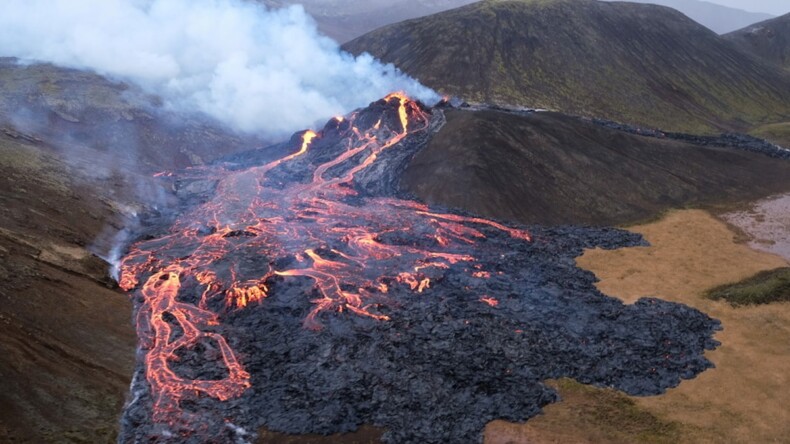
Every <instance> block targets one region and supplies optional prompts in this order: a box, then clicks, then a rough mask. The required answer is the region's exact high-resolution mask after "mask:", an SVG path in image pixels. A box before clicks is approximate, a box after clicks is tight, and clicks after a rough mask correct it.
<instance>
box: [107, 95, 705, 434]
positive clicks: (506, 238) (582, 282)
mask: <svg viewBox="0 0 790 444" xmlns="http://www.w3.org/2000/svg"><path fill="white" fill-rule="evenodd" d="M442 122H443V116H442V111H441V110H440V109H426V108H424V107H422V106H421V105H419V104H416V103H415V102H411V101H410V100H408V99H406V98H404V97H400V96H397V95H394V96H390V97H388V98H387V99H385V100H382V101H379V102H376V103H374V104H372V105H371V106H370V107H369V108H366V109H363V110H360V111H358V112H357V113H355V114H353V115H351V116H348V117H347V118H343V119H333V120H332V121H331V122H330V123H329V124H327V126H326V127H325V128H324V129H323V130H322V131H321V132H319V133H304V134H298V135H296V136H295V137H294V138H293V139H292V140H291V142H289V143H286V144H283V145H279V146H276V147H271V148H267V149H264V150H260V151H256V152H251V153H248V154H246V155H242V156H237V157H235V158H231V159H226V162H223V163H219V164H217V165H215V166H212V167H210V168H205V169H201V170H192V171H189V172H184V173H180V174H176V181H177V184H178V187H179V196H180V197H181V199H182V202H183V206H184V207H183V209H182V211H181V216H179V217H177V218H176V219H175V221H174V222H168V223H167V224H163V223H161V222H149V223H148V224H147V225H146V230H147V232H146V233H143V235H144V236H145V237H144V238H141V239H142V240H141V241H139V242H138V243H137V244H135V245H134V246H133V247H132V248H131V251H130V252H129V255H128V256H127V257H126V259H125V261H124V267H123V276H122V282H121V283H122V285H123V286H124V288H126V289H127V290H129V291H130V293H131V294H132V297H133V299H134V301H135V307H136V310H137V328H138V335H139V336H140V350H139V353H138V368H137V371H136V377H135V382H134V383H133V386H132V396H131V400H130V402H129V403H128V405H127V408H126V411H125V413H124V418H123V429H122V432H121V438H120V441H121V442H130V443H131V442H148V441H150V440H156V441H157V442H196V443H197V442H248V441H252V440H254V432H255V430H257V429H259V428H261V427H265V428H267V429H270V430H274V431H280V432H285V433H292V434H305V433H319V434H332V433H338V432H348V431H352V430H355V429H356V428H357V427H358V426H360V425H362V424H370V425H375V426H377V427H381V428H383V429H385V430H387V432H386V434H385V435H384V439H385V441H387V442H392V443H429V442H436V443H439V442H442V443H446V442H452V443H455V442H479V441H481V439H482V430H483V428H484V426H485V425H486V424H487V423H488V422H489V421H491V420H494V419H506V420H509V421H524V420H527V419H529V418H531V417H533V416H535V415H536V414H538V413H539V412H540V409H541V408H542V407H543V406H545V405H546V404H549V403H551V402H554V401H556V400H557V396H556V394H555V393H554V392H553V391H552V390H551V389H550V388H548V387H546V386H545V385H544V384H543V381H544V380H546V379H554V378H561V377H570V378H573V379H576V380H578V381H580V382H582V383H586V384H594V385H598V386H606V387H614V388H616V389H618V390H622V391H624V392H626V393H629V394H632V395H654V394H659V393H662V392H663V391H665V390H666V389H667V388H670V387H674V386H676V385H678V384H679V383H680V382H681V380H683V379H688V378H693V377H694V376H696V375H697V374H699V373H700V372H702V371H704V370H705V369H707V368H709V367H711V363H710V362H709V361H708V360H707V359H705V357H704V356H703V354H704V352H705V350H711V349H713V348H715V347H716V346H717V344H718V343H717V342H716V341H715V340H714V339H713V335H714V333H715V331H717V330H718V329H719V328H720V326H719V323H718V322H717V321H716V320H713V319H711V318H709V317H708V316H706V315H705V314H703V313H701V312H699V311H697V310H695V309H692V308H689V307H687V306H684V305H680V304H675V303H670V302H665V301H661V300H657V299H651V298H645V299H642V300H640V301H639V302H637V303H636V304H633V305H625V304H623V303H622V302H620V301H619V300H617V299H614V298H611V297H608V296H606V295H604V294H602V293H601V292H599V291H598V290H597V289H596V288H595V285H594V284H595V277H594V275H593V274H592V273H590V272H587V271H584V270H582V269H580V268H578V267H577V266H576V263H575V258H576V257H578V256H579V255H581V254H582V251H583V250H584V249H586V248H594V247H602V248H607V249H615V248H623V247H631V246H638V245H643V244H644V241H643V240H642V239H641V237H639V236H638V235H635V234H632V233H628V232H626V231H622V230H617V229H609V228H584V227H553V228H546V227H537V226H535V227H518V226H513V225H510V224H506V223H503V222H501V221H500V222H496V221H490V220H485V219H479V218H476V217H474V216H472V215H468V214H462V213H458V212H453V211H449V210H447V209H437V208H428V207H427V206H425V205H422V204H421V203H419V202H416V201H414V200H412V199H410V197H409V196H407V195H404V194H403V193H401V192H400V191H399V188H398V178H399V173H400V172H401V171H402V170H403V168H404V166H405V164H406V163H407V162H408V160H409V159H410V158H411V156H413V155H414V154H415V153H416V152H417V151H418V150H419V149H421V147H422V146H424V144H425V143H426V141H427V140H428V139H429V138H430V136H431V134H432V133H433V132H434V131H435V130H436V129H437V128H438V127H439V126H441V124H442ZM646 296H649V295H646Z"/></svg>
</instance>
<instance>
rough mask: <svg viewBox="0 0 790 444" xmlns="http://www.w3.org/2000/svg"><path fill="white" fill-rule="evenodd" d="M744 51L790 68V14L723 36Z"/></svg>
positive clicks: (787, 68)
mask: <svg viewBox="0 0 790 444" xmlns="http://www.w3.org/2000/svg"><path fill="white" fill-rule="evenodd" d="M724 37H725V38H726V39H728V40H730V41H732V42H733V43H735V44H736V45H738V47H739V48H741V49H742V50H743V51H744V52H746V53H749V54H754V55H756V56H758V57H760V58H762V59H764V60H766V61H768V62H770V63H773V64H776V65H778V66H781V67H782V68H784V69H786V70H790V14H785V15H783V16H781V17H777V18H774V19H771V20H766V21H763V22H760V23H755V24H754V25H751V26H747V27H745V28H743V29H740V30H738V31H735V32H731V33H729V34H727V35H725V36H724Z"/></svg>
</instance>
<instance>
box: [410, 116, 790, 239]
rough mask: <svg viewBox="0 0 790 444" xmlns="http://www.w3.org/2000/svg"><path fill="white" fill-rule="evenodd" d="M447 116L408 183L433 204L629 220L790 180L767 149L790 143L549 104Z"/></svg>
mask: <svg viewBox="0 0 790 444" xmlns="http://www.w3.org/2000/svg"><path fill="white" fill-rule="evenodd" d="M446 118H447V124H446V125H445V126H444V127H442V129H441V131H439V132H438V133H437V134H436V135H435V136H434V137H433V138H432V139H431V141H430V143H429V144H428V146H427V147H426V148H425V149H424V150H423V151H421V152H420V153H418V154H417V155H416V156H415V158H414V160H413V161H412V162H411V163H410V165H409V167H408V168H407V169H406V171H405V172H404V174H403V179H402V185H403V187H404V188H405V189H406V190H409V191H410V192H412V193H414V194H415V195H416V196H418V197H419V198H420V199H423V200H424V201H426V202H428V203H431V204H439V205H444V206H447V207H453V208H464V209H467V210H469V211H473V212H475V213H477V214H481V215H485V216H489V217H496V218H501V219H507V220H516V221H520V222H522V223H541V224H593V225H621V224H628V223H634V222H637V221H640V220H645V219H649V218H652V217H654V216H655V215H657V214H660V213H662V212H663V211H666V210H668V209H671V208H682V207H687V206H698V205H706V204H717V203H727V202H738V201H746V200H751V199H754V198H759V197H763V196H767V195H770V194H773V193H779V192H784V191H786V190H788V189H790V162H789V161H787V160H780V159H776V158H772V157H769V155H774V156H776V155H781V154H783V153H784V155H785V157H787V154H790V152H788V151H783V150H778V149H776V148H775V147H773V146H772V145H771V144H769V143H765V142H761V141H759V140H752V139H750V138H748V137H734V136H733V137H724V138H718V139H716V138H710V139H708V138H700V137H695V136H684V135H680V134H676V135H672V134H664V133H650V132H648V131H641V130H638V129H636V128H632V129H631V130H630V131H620V130H618V129H615V128H617V127H621V126H619V125H614V124H612V123H606V122H598V123H595V122H593V121H589V120H584V119H580V118H576V117H571V116H565V115H562V114H557V113H545V112H537V113H534V112H533V113H514V112H506V111H501V110H492V109H483V110H478V111H471V110H463V109H457V110H449V111H447V112H446ZM639 132H641V133H642V134H652V136H650V137H648V136H646V135H640V134H639ZM662 136H663V137H662ZM735 142H738V143H740V148H738V146H737V145H738V144H737V143H735ZM728 145H729V146H728ZM750 148H755V149H757V150H760V149H762V150H763V151H764V153H759V152H753V151H747V149H750Z"/></svg>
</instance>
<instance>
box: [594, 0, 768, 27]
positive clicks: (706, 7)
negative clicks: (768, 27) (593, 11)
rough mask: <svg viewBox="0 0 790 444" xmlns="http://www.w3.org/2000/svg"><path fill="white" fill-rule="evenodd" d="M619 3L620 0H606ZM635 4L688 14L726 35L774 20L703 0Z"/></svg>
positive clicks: (640, 0)
mask: <svg viewBox="0 0 790 444" xmlns="http://www.w3.org/2000/svg"><path fill="white" fill-rule="evenodd" d="M606 1H619V0H606ZM629 1H631V2H634V3H650V4H654V5H661V6H668V7H670V8H673V9H677V10H678V11H680V12H682V13H683V14H686V15H687V16H688V17H689V18H691V19H692V20H694V21H695V22H697V23H699V24H701V25H705V27H707V28H708V29H710V30H712V31H714V32H716V33H718V34H725V33H728V32H732V31H735V30H737V29H741V28H744V27H746V26H749V25H751V24H753V23H757V22H761V21H763V20H768V19H771V18H773V17H774V16H773V15H770V14H765V13H761V12H749V11H744V10H742V9H736V8H730V7H727V6H722V5H718V4H716V3H711V2H706V1H701V0H629Z"/></svg>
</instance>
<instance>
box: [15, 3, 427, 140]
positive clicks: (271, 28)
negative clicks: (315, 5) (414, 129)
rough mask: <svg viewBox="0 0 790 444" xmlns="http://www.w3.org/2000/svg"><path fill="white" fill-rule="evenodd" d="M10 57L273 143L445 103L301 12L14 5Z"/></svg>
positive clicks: (242, 7)
mask: <svg viewBox="0 0 790 444" xmlns="http://www.w3.org/2000/svg"><path fill="white" fill-rule="evenodd" d="M0 56H11V57H17V58H20V59H23V60H29V61H46V62H50V63H53V64H56V65H61V66H67V67H71V68H79V69H90V70H93V71H96V72H97V73H99V74H102V75H107V76H110V77H114V78H119V79H122V80H125V81H130V82H133V83H136V84H139V85H141V86H142V87H143V88H145V89H146V90H148V91H150V92H152V93H155V94H158V95H160V96H162V97H163V98H164V99H165V100H166V101H167V103H168V104H169V105H171V106H173V107H175V108H177V109H191V110H199V111H203V112H205V113H207V114H209V115H211V116H213V117H215V118H218V119H220V120H221V121H224V122H226V123H228V124H230V125H232V126H234V127H235V128H238V129H240V130H243V131H249V132H260V133H263V134H266V135H269V136H283V135H287V134H290V133H292V132H294V131H296V130H299V129H303V128H306V127H310V126H312V125H314V124H315V123H316V122H318V121H322V120H326V119H328V118H329V117H332V116H335V115H341V114H345V113H347V112H349V111H351V110H353V109H355V108H358V107H360V106H365V105H367V104H368V103H369V102H371V101H373V100H376V99H378V98H381V97H383V96H385V95H387V94H388V93H390V92H393V91H404V92H406V93H407V94H409V95H411V96H412V97H415V98H418V99H421V100H423V101H426V102H432V101H435V100H436V99H437V98H438V97H437V96H436V94H435V93H434V92H433V91H431V90H430V89H428V88H426V87H424V86H422V85H420V84H419V82H417V81H416V80H414V79H412V78H409V77H407V76H405V75H404V74H402V73H401V72H399V71H398V70H397V69H396V68H394V67H393V66H392V65H384V64H382V63H380V62H378V61H376V60H374V59H373V58H372V57H371V56H370V55H367V54H364V55H361V56H359V57H356V58H355V57H353V56H352V55H350V54H348V53H345V52H342V51H341V50H340V49H339V47H338V45H337V44H336V43H335V42H334V41H332V40H331V39H329V38H327V37H324V36H321V35H320V34H319V33H318V31H317V28H316V25H315V23H314V22H313V20H312V18H311V17H310V16H308V15H307V14H306V13H305V12H304V9H303V8H302V7H301V6H291V7H288V8H285V9H278V10H267V9H266V8H265V7H264V6H262V5H260V4H258V3H254V2H248V1H243V0H5V1H3V7H2V13H0Z"/></svg>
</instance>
